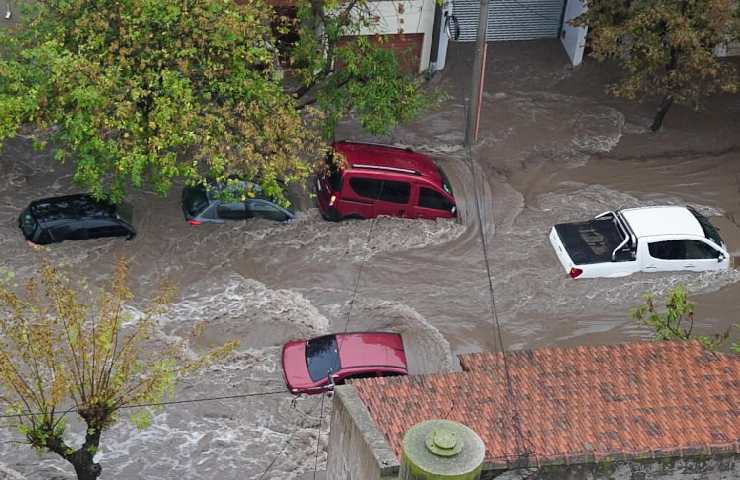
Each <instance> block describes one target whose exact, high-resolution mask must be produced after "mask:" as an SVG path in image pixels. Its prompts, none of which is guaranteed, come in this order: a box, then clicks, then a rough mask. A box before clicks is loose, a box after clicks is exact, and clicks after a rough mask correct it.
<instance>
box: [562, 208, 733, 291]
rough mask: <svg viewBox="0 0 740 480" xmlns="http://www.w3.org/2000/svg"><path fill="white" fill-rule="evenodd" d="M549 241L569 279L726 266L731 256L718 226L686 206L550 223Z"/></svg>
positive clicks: (707, 269) (639, 209)
mask: <svg viewBox="0 0 740 480" xmlns="http://www.w3.org/2000/svg"><path fill="white" fill-rule="evenodd" d="M550 243H551V244H552V247H553V248H554V249H555V253H556V255H557V256H558V259H559V260H560V263H561V264H562V265H563V268H564V269H565V271H566V273H568V275H570V276H571V277H572V278H595V277H607V278H614V277H624V276H627V275H631V274H632V273H635V272H673V271H684V270H685V271H692V272H703V271H709V270H725V269H727V268H729V267H730V260H731V257H730V255H729V253H728V252H727V246H726V245H725V243H724V242H723V241H722V238H721V237H720V236H719V232H718V231H717V229H716V228H715V227H714V226H713V225H712V224H711V223H710V222H709V220H708V219H706V218H705V217H703V216H702V215H701V214H699V213H698V212H697V211H696V210H694V209H692V208H691V207H679V206H659V207H642V208H628V209H624V210H618V211H616V212H604V213H602V214H600V215H597V216H596V217H595V218H593V219H592V220H589V221H587V222H581V223H561V224H558V225H555V226H554V227H553V228H552V230H551V231H550Z"/></svg>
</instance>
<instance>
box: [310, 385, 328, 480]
mask: <svg viewBox="0 0 740 480" xmlns="http://www.w3.org/2000/svg"><path fill="white" fill-rule="evenodd" d="M324 398H326V392H324V393H322V394H321V413H320V414H319V430H318V432H317V435H316V458H314V463H313V480H316V471H317V470H318V469H319V445H320V444H321V442H320V440H321V423H322V422H323V420H324Z"/></svg>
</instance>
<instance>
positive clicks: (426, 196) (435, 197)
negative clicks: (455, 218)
mask: <svg viewBox="0 0 740 480" xmlns="http://www.w3.org/2000/svg"><path fill="white" fill-rule="evenodd" d="M419 206H420V207H424V208H433V209H435V210H445V211H449V210H450V209H452V203H450V201H449V200H447V198H445V197H444V196H442V194H441V193H439V192H435V191H434V190H432V189H431V188H424V187H421V188H420V189H419Z"/></svg>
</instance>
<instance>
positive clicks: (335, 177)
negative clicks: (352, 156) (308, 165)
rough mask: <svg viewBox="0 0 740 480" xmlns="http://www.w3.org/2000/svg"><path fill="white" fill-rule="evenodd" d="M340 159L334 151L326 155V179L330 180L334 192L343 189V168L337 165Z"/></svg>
mask: <svg viewBox="0 0 740 480" xmlns="http://www.w3.org/2000/svg"><path fill="white" fill-rule="evenodd" d="M338 161H340V159H338V158H336V157H335V156H334V152H329V154H328V155H327V156H326V169H327V175H326V179H327V181H328V182H329V186H330V187H331V190H332V192H339V191H341V190H342V170H341V169H340V168H339V165H337V162H338Z"/></svg>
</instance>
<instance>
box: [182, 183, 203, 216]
mask: <svg viewBox="0 0 740 480" xmlns="http://www.w3.org/2000/svg"><path fill="white" fill-rule="evenodd" d="M182 201H183V204H184V206H185V209H186V210H187V212H188V213H189V214H190V215H192V216H196V215H198V214H199V213H200V212H202V211H203V210H204V209H205V208H206V207H207V206H208V194H207V193H206V190H205V188H203V187H187V188H186V189H185V191H184V193H183V197H182Z"/></svg>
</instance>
